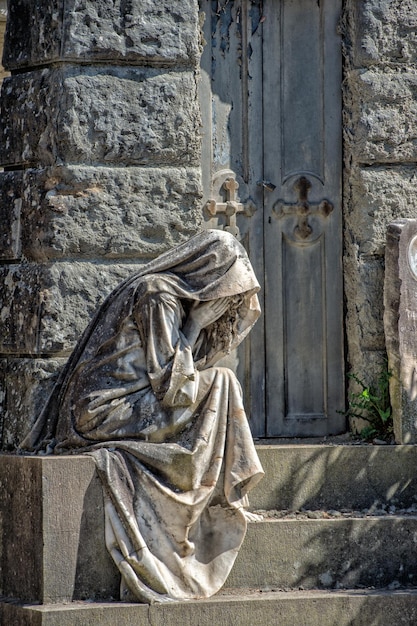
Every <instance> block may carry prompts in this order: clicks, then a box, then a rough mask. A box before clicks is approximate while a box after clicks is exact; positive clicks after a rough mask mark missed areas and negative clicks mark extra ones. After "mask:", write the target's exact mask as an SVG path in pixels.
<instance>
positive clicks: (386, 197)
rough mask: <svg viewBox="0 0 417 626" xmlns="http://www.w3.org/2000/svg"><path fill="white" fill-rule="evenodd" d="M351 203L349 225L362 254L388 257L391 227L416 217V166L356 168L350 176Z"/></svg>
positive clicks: (346, 218)
mask: <svg viewBox="0 0 417 626" xmlns="http://www.w3.org/2000/svg"><path fill="white" fill-rule="evenodd" d="M349 185H350V188H351V197H350V199H349V202H350V203H351V205H352V207H353V210H352V211H351V212H350V213H349V212H346V217H345V224H346V228H348V229H349V232H350V234H351V237H352V239H353V240H354V241H355V242H356V244H357V246H358V252H359V254H366V255H380V256H382V255H383V254H384V250H385V241H386V228H387V225H388V224H389V223H390V222H392V221H394V220H396V219H399V218H404V217H410V218H411V217H414V215H415V198H416V195H417V175H416V170H415V167H414V165H413V166H411V165H410V166H398V167H367V168H354V169H353V170H351V172H350V176H349Z"/></svg>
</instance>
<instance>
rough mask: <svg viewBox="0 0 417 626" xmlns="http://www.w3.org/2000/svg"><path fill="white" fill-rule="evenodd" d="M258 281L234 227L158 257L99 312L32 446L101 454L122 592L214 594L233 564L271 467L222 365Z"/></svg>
mask: <svg viewBox="0 0 417 626" xmlns="http://www.w3.org/2000/svg"><path fill="white" fill-rule="evenodd" d="M258 289H259V286H258V283H257V281H256V278H255V276H254V274H253V270H252V268H251V266H250V263H249V260H248V258H247V256H246V253H245V251H244V249H243V248H242V246H241V245H240V244H239V243H238V242H237V241H236V240H235V239H234V238H233V237H232V236H231V235H229V234H228V233H224V232H222V231H206V232H204V233H201V234H200V235H197V236H195V237H193V238H192V239H191V240H190V241H189V242H188V243H186V244H183V245H182V246H179V247H178V248H177V249H175V250H173V251H170V252H168V253H166V254H164V255H162V256H161V257H159V258H158V259H156V260H155V261H152V262H151V263H149V264H148V265H146V266H145V267H144V268H142V270H141V271H140V272H139V273H138V274H136V275H135V276H133V277H131V278H130V279H128V280H126V281H124V283H122V284H121V285H120V286H119V287H118V288H117V289H116V290H115V291H114V292H113V293H112V294H111V295H110V296H109V298H108V299H107V300H106V301H105V302H104V304H103V305H102V306H101V307H100V309H99V311H98V312H97V314H96V316H95V318H94V319H93V320H92V322H91V324H90V325H89V327H88V328H87V330H86V332H85V333H84V335H83V336H82V337H81V339H80V341H79V342H78V344H77V346H76V348H75V350H74V352H73V355H72V356H71V358H70V359H69V362H68V364H67V366H66V368H65V370H64V371H63V373H62V375H61V377H60V379H59V381H58V383H57V386H56V388H55V390H54V393H53V394H52V396H51V399H50V401H49V402H48V404H47V405H46V407H45V409H44V411H43V412H42V414H41V416H40V417H39V419H38V421H37V423H36V424H35V426H34V428H33V429H32V431H31V433H29V435H28V436H27V437H26V439H25V441H24V442H23V443H22V449H26V450H29V451H34V450H35V451H43V452H47V453H50V452H54V453H55V454H67V453H74V452H75V453H80V452H86V453H88V454H91V455H92V456H93V458H94V460H95V462H96V465H97V469H98V473H99V475H100V477H101V479H102V482H103V488H104V492H105V512H106V513H105V514H106V545H107V547H108V550H109V552H110V554H111V556H112V558H113V560H114V561H115V563H116V565H117V567H118V568H119V571H120V573H121V576H122V584H121V597H122V599H129V600H131V599H133V598H135V599H136V600H139V601H143V602H153V601H158V600H159V601H163V600H167V599H186V598H200V597H208V596H211V595H213V594H214V593H216V591H218V589H219V588H220V587H221V586H222V585H223V584H224V582H225V580H226V578H227V576H228V574H229V572H230V569H231V567H232V566H233V563H234V560H235V558H236V555H237V553H238V550H239V548H240V546H241V543H242V541H243V538H244V536H245V532H246V519H245V515H244V509H245V508H246V507H247V506H248V498H247V493H248V492H249V491H250V489H251V488H252V487H253V486H254V485H255V484H256V483H257V482H258V481H259V480H260V478H261V477H262V475H263V470H262V467H261V465H260V462H259V460H258V457H257V454H256V450H255V447H254V444H253V440H252V436H251V433H250V429H249V425H248V421H247V418H246V415H245V411H244V408H243V403H242V393H241V389H240V385H239V383H238V381H237V379H236V376H235V374H234V373H233V372H232V371H231V370H229V369H227V368H224V367H218V366H216V365H215V363H216V361H217V360H218V359H220V358H221V357H222V356H223V355H224V354H225V353H227V352H228V351H229V350H231V349H233V348H234V347H235V346H236V345H238V344H239V343H240V342H241V341H242V339H243V338H244V337H245V336H246V334H247V333H248V332H249V330H250V328H251V327H252V326H253V324H254V323H255V321H256V319H257V317H258V316H259V304H258V300H257V296H256V292H257V291H258ZM220 298H228V299H230V307H229V308H228V310H227V311H226V313H225V314H224V316H223V317H222V318H221V319H220V320H218V321H217V322H216V323H213V324H212V325H211V326H208V327H207V328H203V329H202V330H201V332H200V335H199V336H198V338H197V340H196V342H195V343H194V344H193V345H191V344H190V343H189V341H188V338H187V336H186V335H185V333H184V325H185V322H186V320H187V318H188V316H189V314H190V310H191V308H192V307H193V306H198V303H204V302H208V301H210V300H218V299H220ZM228 301H229V300H228ZM228 306H229V305H228Z"/></svg>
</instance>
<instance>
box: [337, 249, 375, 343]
mask: <svg viewBox="0 0 417 626" xmlns="http://www.w3.org/2000/svg"><path fill="white" fill-rule="evenodd" d="M345 271H346V284H345V293H346V298H347V301H348V311H347V320H346V331H347V334H348V337H349V340H350V342H355V341H356V342H357V343H358V345H359V346H360V349H361V350H365V351H366V350H384V348H385V343H384V325H383V284H384V259H383V257H377V256H375V257H372V256H370V257H367V256H360V257H356V256H354V255H353V254H350V255H347V256H346V258H345Z"/></svg>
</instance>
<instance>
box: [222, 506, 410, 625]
mask: <svg viewBox="0 0 417 626" xmlns="http://www.w3.org/2000/svg"><path fill="white" fill-rule="evenodd" d="M416 545H417V516H415V515H414V516H413V515H410V516H399V515H396V516H387V517H366V518H360V519H357V518H347V519H339V518H337V519H318V520H315V519H307V520H299V519H292V520H269V521H263V522H256V523H250V524H248V532H247V536H246V539H245V541H244V543H243V546H242V548H241V549H240V552H239V554H238V557H237V559H236V562H235V565H234V567H233V569H232V571H231V573H230V575H229V578H228V579H227V581H226V583H225V587H226V588H228V587H230V588H244V587H255V588H269V589H271V588H279V589H282V588H284V589H285V588H287V589H298V588H300V587H302V588H305V589H314V588H316V589H320V588H322V589H323V588H347V589H349V588H355V587H362V586H363V587H368V586H373V587H376V588H382V587H385V586H388V585H392V586H394V587H395V586H397V585H409V584H412V585H417V549H416ZM416 623H417V622H416Z"/></svg>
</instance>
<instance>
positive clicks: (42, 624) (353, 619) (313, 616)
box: [0, 589, 417, 626]
mask: <svg viewBox="0 0 417 626" xmlns="http://www.w3.org/2000/svg"><path fill="white" fill-rule="evenodd" d="M1 617H3V622H2V623H4V624H13V626H57V625H58V624H59V626H78V625H79V624H82V625H83V626H113V625H114V624H117V626H178V624H198V625H199V626H212V625H213V624H216V626H230V624H239V626H253V625H254V624H257V625H259V626H261V625H262V626H266V625H267V624H268V625H270V624H271V625H272V624H279V625H280V626H294V625H295V624H308V626H334V625H335V624H337V625H338V626H352V624H355V626H369V625H370V624H378V626H393V625H394V624H396V625H397V624H404V625H405V624H414V623H416V620H417V592H416V591H415V590H409V591H395V592H386V591H385V592H377V591H351V592H343V591H342V592H339V591H338V592H323V591H310V592H305V591H299V592H275V593H274V592H271V591H264V592H260V591H259V590H258V591H254V590H250V589H246V590H240V592H239V593H236V594H233V595H223V594H221V595H217V596H214V597H213V598H210V599H209V600H198V601H189V602H173V603H169V604H159V605H153V606H150V607H148V606H147V605H140V604H121V603H112V604H107V603H91V604H86V603H84V604H81V603H71V604H67V605H49V606H42V607H40V606H30V605H29V606H23V605H19V604H14V603H11V602H10V603H9V602H7V601H5V600H4V599H3V602H2V603H0V618H1Z"/></svg>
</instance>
